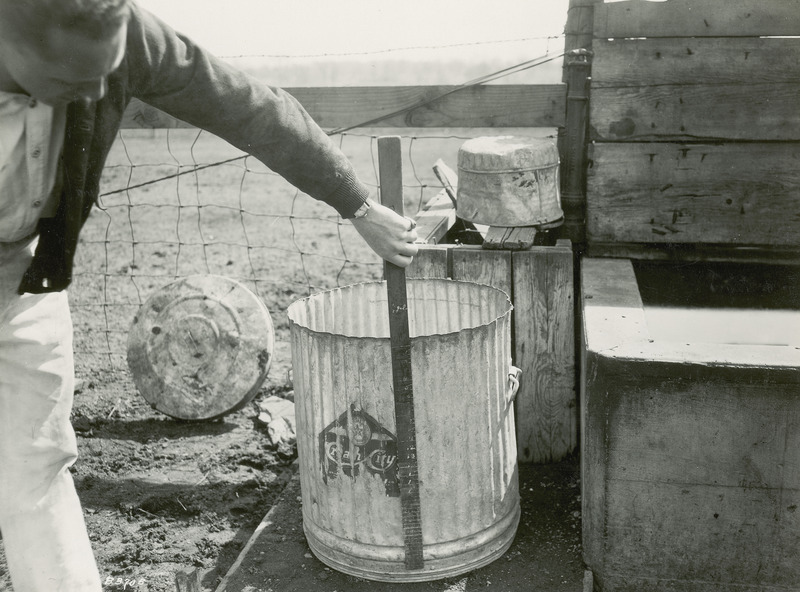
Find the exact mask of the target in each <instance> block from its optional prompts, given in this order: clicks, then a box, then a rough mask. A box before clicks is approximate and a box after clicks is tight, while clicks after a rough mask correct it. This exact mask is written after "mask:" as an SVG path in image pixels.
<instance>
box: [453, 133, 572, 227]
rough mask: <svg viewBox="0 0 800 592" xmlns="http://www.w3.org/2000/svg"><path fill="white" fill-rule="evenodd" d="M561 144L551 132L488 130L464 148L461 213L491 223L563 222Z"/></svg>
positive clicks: (460, 153) (458, 210) (460, 175)
mask: <svg viewBox="0 0 800 592" xmlns="http://www.w3.org/2000/svg"><path fill="white" fill-rule="evenodd" d="M558 166H559V160H558V149H557V148H556V146H555V144H554V143H553V141H551V140H550V139H546V138H533V137H522V136H488V137H481V138H473V139H471V140H467V141H466V142H464V144H463V145H462V146H461V148H460V149H459V151H458V191H457V207H456V213H457V215H458V217H459V218H461V219H463V220H467V221H469V222H475V223H477V224H486V225H489V226H506V227H511V226H546V227H550V226H558V225H559V224H560V223H561V222H562V221H563V218H564V212H563V211H562V210H561V193H560V188H559V173H558Z"/></svg>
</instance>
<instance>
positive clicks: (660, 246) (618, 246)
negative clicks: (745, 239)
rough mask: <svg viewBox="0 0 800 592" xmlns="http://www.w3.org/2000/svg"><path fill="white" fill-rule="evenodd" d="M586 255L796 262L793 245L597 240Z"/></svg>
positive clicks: (799, 260)
mask: <svg viewBox="0 0 800 592" xmlns="http://www.w3.org/2000/svg"><path fill="white" fill-rule="evenodd" d="M585 254H586V256H587V257H604V258H614V259H641V260H646V261H718V262H725V261H727V262H736V263H761V264H768V265H800V249H798V248H797V247H783V248H780V247H763V248H757V247H736V246H732V245H703V244H697V243H598V242H594V243H591V244H589V245H588V246H587V248H586V250H585Z"/></svg>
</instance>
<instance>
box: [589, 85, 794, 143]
mask: <svg viewBox="0 0 800 592" xmlns="http://www.w3.org/2000/svg"><path fill="white" fill-rule="evenodd" d="M798 96H800V82H787V83H763V84H718V85H715V84H696V85H688V86H687V85H683V84H665V85H661V86H645V87H626V88H597V89H592V100H591V104H590V111H591V115H590V121H591V139H593V140H607V141H642V140H650V141H654V140H655V141H669V140H693V141H719V140H783V141H786V140H800V109H798V108H797V97H798Z"/></svg>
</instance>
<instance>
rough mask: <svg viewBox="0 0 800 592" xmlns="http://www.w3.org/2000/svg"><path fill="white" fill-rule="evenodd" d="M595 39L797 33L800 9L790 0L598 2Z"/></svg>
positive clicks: (799, 28) (638, 0) (595, 9)
mask: <svg viewBox="0 0 800 592" xmlns="http://www.w3.org/2000/svg"><path fill="white" fill-rule="evenodd" d="M594 19H595V20H594V36H595V38H601V39H607V38H611V37H613V38H619V37H727V36H761V35H797V31H799V30H800V11H798V10H797V4H796V3H795V2H793V1H788V2H787V1H786V0H669V2H643V1H641V0H628V1H627V2H612V3H603V2H600V3H598V4H597V5H595V8H594Z"/></svg>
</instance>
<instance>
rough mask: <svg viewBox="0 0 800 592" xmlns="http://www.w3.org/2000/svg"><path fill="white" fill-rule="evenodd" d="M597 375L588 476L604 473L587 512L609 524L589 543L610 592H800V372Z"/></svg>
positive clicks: (617, 367)
mask: <svg viewBox="0 0 800 592" xmlns="http://www.w3.org/2000/svg"><path fill="white" fill-rule="evenodd" d="M593 355H595V356H597V355H598V354H593ZM593 368H594V369H598V368H599V372H600V373H602V375H603V378H602V379H597V377H596V376H595V377H594V378H593V379H592V381H591V383H590V387H591V388H590V391H589V392H588V399H589V408H588V413H590V414H591V418H590V419H589V420H588V421H587V423H586V424H585V425H586V426H587V428H586V429H587V430H589V432H590V433H589V435H588V436H587V438H588V439H589V441H590V442H593V443H595V444H599V445H600V450H598V451H594V452H593V453H591V454H590V458H589V459H587V462H590V463H591V464H588V465H587V469H588V472H589V473H591V472H593V471H595V470H597V469H598V468H599V473H598V474H596V475H591V474H589V475H586V476H585V479H587V480H586V481H585V482H584V487H585V489H584V495H586V496H589V497H592V498H595V499H591V500H585V502H584V503H585V506H588V507H589V508H591V509H593V510H594V511H599V512H600V513H601V514H600V516H593V522H592V523H591V527H590V528H588V527H587V525H586V523H584V524H585V526H584V529H585V531H584V540H585V544H586V545H587V548H588V549H590V550H591V551H592V553H594V554H593V555H591V561H588V560H587V563H589V565H590V566H591V567H593V568H594V570H595V574H596V575H597V574H598V573H599V574H600V575H601V579H603V580H604V581H605V582H606V583H607V588H604V590H605V589H609V590H642V589H646V590H654V591H662V592H666V591H668V590H675V589H677V588H675V586H676V585H677V586H678V587H679V589H681V590H690V591H697V592H699V591H700V590H716V589H717V588H716V587H714V586H712V585H711V584H712V583H716V584H719V585H720V586H721V587H720V588H719V589H720V590H723V589H729V588H728V587H730V586H734V587H739V586H741V588H742V589H745V590H765V589H767V588H769V589H772V587H775V589H778V588H779V589H781V590H784V589H785V590H798V587H797V582H798V579H797V578H798V575H800V572H799V571H798V567H797V562H796V561H795V557H796V549H797V546H798V544H800V530H798V528H800V520H798V518H797V516H796V512H795V509H794V508H795V507H796V506H797V504H798V501H800V498H799V497H798V491H799V490H798V476H799V475H800V474H799V473H798V472H797V471H786V470H784V467H788V466H796V461H797V452H796V450H797V448H796V444H797V442H798V435H797V434H796V433H795V432H796V430H793V429H792V426H793V425H794V423H795V422H796V421H797V419H798V413H799V412H800V410H798V406H797V403H796V399H795V398H794V396H793V395H794V393H796V389H797V377H796V371H795V372H793V373H790V372H783V373H775V374H774V375H767V373H762V372H759V371H758V370H757V369H756V371H755V376H750V375H749V372H750V371H749V370H748V369H746V368H732V367H729V368H710V367H707V366H702V367H701V366H693V365H689V364H684V365H681V364H672V363H663V362H657V361H649V362H642V361H636V362H633V361H631V360H617V361H611V360H605V361H602V362H601V363H600V364H599V365H598V364H597V363H595V364H594V366H593ZM642 370H644V371H642ZM792 374H794V375H795V376H793V375H792ZM765 376H766V377H765ZM601 436H602V441H600V440H598V438H599V437H601ZM598 464H600V465H602V466H600V467H598ZM599 479H602V483H600V482H599V481H598V480H599ZM587 483H588V484H593V485H594V486H593V487H592V488H591V489H588V488H586V484H587ZM615 578H617V579H615ZM637 584H638V587H637ZM725 586H728V587H725Z"/></svg>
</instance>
